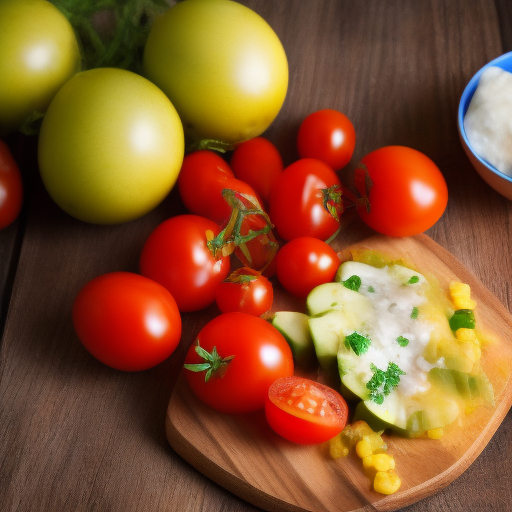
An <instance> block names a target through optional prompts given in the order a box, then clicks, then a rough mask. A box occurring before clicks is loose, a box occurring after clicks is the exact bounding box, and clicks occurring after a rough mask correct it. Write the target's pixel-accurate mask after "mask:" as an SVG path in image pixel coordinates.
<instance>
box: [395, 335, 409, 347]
mask: <svg viewBox="0 0 512 512" xmlns="http://www.w3.org/2000/svg"><path fill="white" fill-rule="evenodd" d="M396 341H397V343H398V344H399V345H400V346H401V347H407V345H409V340H408V339H407V338H406V337H404V336H398V338H397V339H396Z"/></svg>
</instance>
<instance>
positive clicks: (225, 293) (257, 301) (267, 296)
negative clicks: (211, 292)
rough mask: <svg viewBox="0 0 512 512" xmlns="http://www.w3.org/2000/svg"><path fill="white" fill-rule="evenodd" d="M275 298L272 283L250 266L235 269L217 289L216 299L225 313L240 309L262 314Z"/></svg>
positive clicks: (268, 308)
mask: <svg viewBox="0 0 512 512" xmlns="http://www.w3.org/2000/svg"><path fill="white" fill-rule="evenodd" d="M273 300H274V290H273V288H272V283H271V282H270V281H269V280H268V279H267V278H266V277H265V276H263V275H261V274H260V273H259V272H257V271H255V270H252V269H250V268H248V267H245V268H239V269H237V270H235V272H233V273H232V274H230V275H229V276H228V277H227V278H226V279H225V280H224V281H222V283H219V284H218V285H217V288H216V290H215V301H216V302H217V306H218V307H219V309H220V310H221V311H222V312H223V313H229V312H231V311H240V312H241V313H247V314H249V315H254V316H261V315H263V313H266V312H267V311H269V310H270V308H271V307H272V301H273Z"/></svg>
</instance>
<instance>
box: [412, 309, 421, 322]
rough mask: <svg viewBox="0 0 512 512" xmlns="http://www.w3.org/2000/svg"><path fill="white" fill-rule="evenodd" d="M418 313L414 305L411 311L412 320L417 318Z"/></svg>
mask: <svg viewBox="0 0 512 512" xmlns="http://www.w3.org/2000/svg"><path fill="white" fill-rule="evenodd" d="M418 313H419V311H418V308H417V307H416V306H414V307H413V308H412V311H411V318H412V319H413V320H416V318H418Z"/></svg>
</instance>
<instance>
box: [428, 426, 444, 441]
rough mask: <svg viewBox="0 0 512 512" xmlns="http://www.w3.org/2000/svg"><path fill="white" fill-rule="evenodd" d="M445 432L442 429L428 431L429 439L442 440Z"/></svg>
mask: <svg viewBox="0 0 512 512" xmlns="http://www.w3.org/2000/svg"><path fill="white" fill-rule="evenodd" d="M443 434H444V431H443V429H442V428H431V429H430V430H427V437H428V438H429V439H441V437H443Z"/></svg>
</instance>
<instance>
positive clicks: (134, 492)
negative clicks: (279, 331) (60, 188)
mask: <svg viewBox="0 0 512 512" xmlns="http://www.w3.org/2000/svg"><path fill="white" fill-rule="evenodd" d="M243 3H244V4H246V5H248V6H250V7H251V8H253V9H254V10H255V11H256V12H258V13H260V14H261V15H262V16H263V17H264V18H265V19H266V20H267V21H268V22H269V23H270V25H271V26H272V27H273V28H274V29H275V31H276V32H277V34H278V35H279V37H280V38H281V41H282V42H283V45H284V47H285V50H286V53H287V55H288V59H289V66H290V84H289V90H288V96H287V99H286V102H285V104H284V106H283V109H282V111H281V112H280V114H279V116H278V118H277V119H276V121H275V122H274V124H273V125H272V126H271V127H270V129H269V130H268V132H267V133H266V136H267V137H268V138H270V139H271V140H272V141H273V142H274V143H275V144H276V145H277V146H278V148H279V149H280V150H281V152H282V154H283V157H284V159H285V162H286V163H291V162H292V161H293V160H294V159H296V158H297V154H296V149H295V138H296V135H297V130H298V126H299V123H300V122H301V120H302V119H303V118H304V117H305V116H306V115H307V114H308V113H310V112H312V111H315V110H318V109H321V108H335V109H338V110H340V111H342V112H344V113H345V114H346V115H347V116H348V117H349V118H350V119H351V120H352V121H353V123H354V125H355V128H356V131H357V145H356V150H355V154H354V158H353V162H357V160H358V159H359V158H361V157H362V156H363V155H364V154H366V153H368V152H369V151H371V150H373V149H376V148H378V147H381V146H385V145H390V144H401V145H406V146H411V147H413V148H416V149H418V150H420V151H423V152H424V153H426V154H427V155H428V156H430V157H431V158H432V159H433V160H434V161H435V162H436V163H437V164H438V166H439V167H440V169H441V170H442V172H443V174H444V176H445V177H446V180H447V182H448V187H449V193H450V199H449V203H448V208H447V210H446V212H445V214H444V216H443V217H442V219H441V220H440V221H439V222H438V223H437V224H436V225H435V226H434V227H433V228H431V229H430V230H429V231H428V232H427V234H428V235H429V236H430V237H431V238H433V239H434V240H435V241H436V242H437V243H439V244H440V245H442V246H443V247H444V248H446V249H447V250H449V251H450V252H452V253H453V254H454V255H455V256H456V257H457V258H458V259H460V260H461V261H462V262H463V263H464V264H465V265H466V266H467V267H468V268H469V269H470V270H471V271H472V272H473V273H474V274H475V275H476V276H477V277H478V278H479V279H480V280H481V281H482V282H483V283H484V284H485V285H486V286H487V287H488V288H489V289H490V290H491V291H492V292H493V293H494V294H496V296H497V297H498V298H499V299H500V300H501V301H502V302H503V303H504V304H505V306H507V307H508V308H509V309H510V305H509V304H510V301H511V300H512V290H511V286H510V283H511V282H512V260H511V258H510V256H509V253H510V247H511V246H512V228H511V224H510V219H511V218H512V204H511V203H510V201H508V200H506V199H504V198H503V197H502V196H500V195H499V194H498V193H497V192H495V191H494V190H492V189H491V188H490V187H489V186H487V185H486V184H485V183H484V182H483V181H482V179H480V177H479V176H478V175H477V174H476V172H475V171H474V170H473V168H472V167H471V165H470V163H469V161H468V159H467V158H466V156H465V155H464V153H463V150H462V148H461V145H460V143H459V139H458V134H457V127H456V112H457V106H458V100H459V97H460V95H461V93H462V91H463V89H464V87H465V85H466V83H467V82H468V81H469V79H470V78H471V76H472V75H473V73H474V72H476V71H477V70H478V69H479V68H480V67H481V66H482V65H483V64H485V63H486V62H488V61H490V60H491V59H493V58H495V57H497V56H498V55H500V54H502V53H504V52H506V51H510V50H512V4H511V3H510V2H509V0H494V1H491V0H472V1H471V2H468V1H467V0H430V1H426V0H424V1H421V2H418V1H414V0H357V1H353V0H314V1H309V2H306V1H305V0H281V1H280V2H271V1H268V0H267V1H265V0H244V1H243ZM8 142H9V144H10V146H11V148H12V150H13V153H14V155H15V157H16V158H17V160H18V162H19V163H20V166H21V168H22V172H23V178H24V182H25V186H26V193H27V194H26V201H25V206H24V210H23V212H22V215H21V216H20V218H19V220H18V221H16V223H15V224H13V225H12V226H10V227H9V228H7V229H5V230H4V231H2V232H0V261H1V265H0V266H1V268H0V292H1V296H0V320H1V322H0V325H1V327H3V328H4V329H3V334H2V344H1V347H0V348H1V354H0V509H1V510H2V511H23V512H25V511H26V512H29V511H30V512H35V511H78V510H80V511H93V510H98V511H112V512H117V511H122V512H129V511H135V510H137V511H157V510H158V511H160V510H161V511H163V510H173V511H174V510H176V511H180V512H181V511H182V512H185V511H197V510H207V511H209V512H215V511H219V512H220V511H221V510H222V511H224V510H227V511H240V512H244V511H249V510H256V508H255V507H254V506H253V505H251V504H249V503H247V502H245V501H243V500H241V499H239V498H238V497H236V496H234V495H232V494H231V493H229V492H227V491H225V490H224V489H223V488H221V487H219V486H217V485H216V484H214V483H213V482H212V481H210V480H209V479H207V478H205V477H204V476H203V475H202V474H200V473H199V472H197V471H196V470H194V469H193V467H192V466H190V465H189V464H188V463H187V462H186V461H184V460H182V459H181V458H180V457H179V456H178V455H176V453H174V452H173V450H172V449H171V448H170V446H169V444H168V442H167V440H166V437H165V428H164V421H165V414H166V408H167V404H168V401H169V398H170V395H171V392H172V389H173V385H174V383H175V381H176V378H177V375H178V372H179V370H180V367H181V364H182V361H183V357H184V354H185V351H186V349H187V347H188V345H189V343H190V342H191V340H192V338H193V336H194V334H196V333H197V331H198V329H199V328H200V327H201V326H202V325H203V324H204V323H205V322H206V320H207V319H209V318H211V317H212V316H213V315H214V314H216V310H215V308H214V307H211V308H209V309H207V310H206V311H202V312H199V313H196V314H187V315H184V316H183V322H184V334H183V338H182V342H181V345H180V347H179V349H178V350H177V351H176V352H175V353H174V354H173V356H171V357H170V358H169V359H168V360H167V361H165V362H164V363H162V364H161V365H159V366H157V367H155V368H154V369H152V370H148V371H145V372H140V373H123V372H119V371H114V370H112V369H110V368H108V367H106V366H104V365H102V364H101V363H99V362H97V361H96V360H95V359H93V358H92V357H91V356H90V355H89V354H88V353H87V352H86V351H85V349H84V348H83V347H82V345H81V344H80V343H79V341H78V339H77V337H76V335H75V333H74V331H73V327H72V323H71V316H70V309H71V304H72V301H73V299H74V297H75V295H76V293H77V292H78V290H79V289H80V288H81V286H83V285H84V284H85V283H86V282H87V281H88V280H90V279H92V278H93V277H95V276H97V275H99V274H101V273H104V272H109V271H115V270H127V271H135V272H136V271H137V263H138V256H139V253H140V250H141V247H142V245H143V243H144V241H145V239H146V237H147V236H148V235H149V233H150V232H151V231H152V229H153V228H154V227H155V226H156V225H157V224H158V223H159V222H161V221H163V220H164V219H166V218H168V217H169V216H170V215H173V214H175V213H178V212H180V211H181V209H182V207H181V205H180V202H179V198H178V195H177V191H176V190H175V191H173V192H172V193H171V195H170V196H169V198H168V199H167V200H166V201H165V202H164V203H163V204H162V205H161V206H159V207H158V208H157V209H156V210H155V211H153V212H152V213H150V214H149V215H147V216H145V217H144V218H142V219H140V220H138V221H134V222H131V223H129V224H126V225H121V226H114V227H102V226H93V225H88V224H85V223H82V222H79V221H76V220H74V219H73V218H71V217H69V216H67V215H66V214H64V213H63V212H62V211H61V210H59V208H58V207H57V206H55V205H54V203H53V202H52V201H51V199H50V198H49V196H48V195H47V193H46V192H45V190H44V188H43V186H42V184H41V181H40V178H39V175H38V171H37V163H36V158H35V150H36V146H37V141H36V139H35V138H27V137H23V136H18V135H14V136H12V137H9V139H8ZM349 224H350V232H351V233H354V232H356V233H357V232H360V233H361V237H362V236H363V235H367V234H369V232H368V229H366V228H365V227H364V226H363V225H362V223H361V222H360V221H359V220H358V219H357V217H356V216H353V217H352V219H351V221H350V223H349ZM359 230H360V231H359ZM339 236H340V237H343V236H344V233H343V232H342V233H341V234H340V235H339ZM511 450H512V415H511V414H510V413H509V414H508V416H507V417H506V419H505V421H504V422H503V423H502V425H501V427H500V428H499V429H498V431H497V432H496V434H495V436H494V438H493V440H492V441H491V442H490V444H489V445H488V446H487V448H486V449H485V450H484V451H483V453H482V454H481V455H480V456H479V457H478V459H477V460H476V461H475V463H474V464H473V465H472V466H471V467H470V468H469V469H468V470H467V471H466V472H465V473H464V474H463V475H462V476H461V477H460V478H458V479H457V480H456V481H455V482H453V483H452V484H451V485H449V486H448V487H447V488H445V489H444V490H442V491H441V492H439V493H437V494H436V495H434V496H431V497H429V498H427V499H425V500H423V501H421V502H418V503H416V504H414V505H411V506H409V507H407V509H404V510H407V511H408V512H426V511H436V512H448V511H449V512H466V511H477V510H478V511H480V512H491V511H492V512H505V511H507V510H512V486H511V485H510V482H511V481H512V457H510V452H511Z"/></svg>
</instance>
